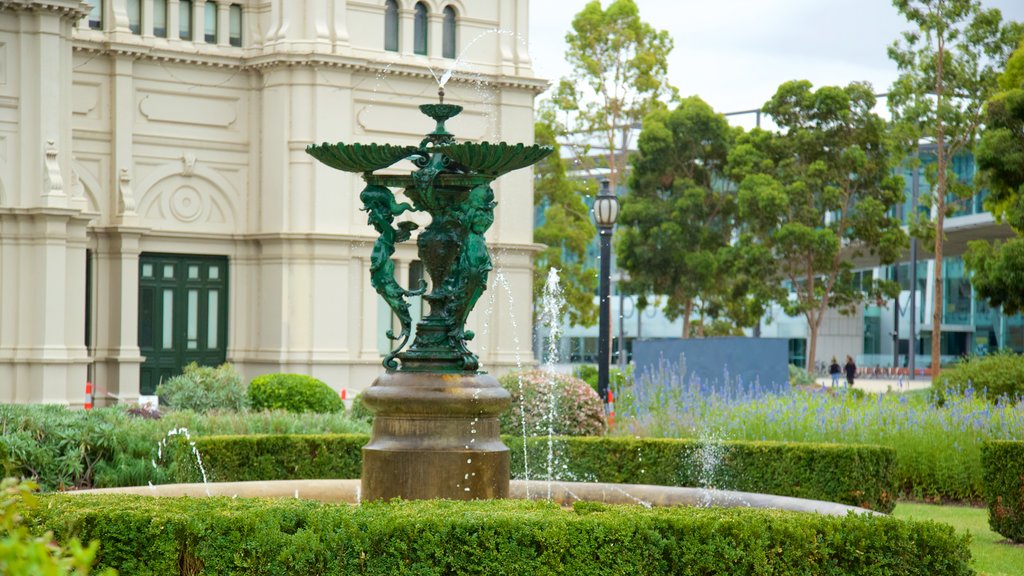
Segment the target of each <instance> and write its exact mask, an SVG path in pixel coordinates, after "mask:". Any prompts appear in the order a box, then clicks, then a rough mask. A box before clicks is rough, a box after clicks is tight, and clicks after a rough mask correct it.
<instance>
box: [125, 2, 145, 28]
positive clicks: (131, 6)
mask: <svg viewBox="0 0 1024 576" xmlns="http://www.w3.org/2000/svg"><path fill="white" fill-rule="evenodd" d="M128 29H129V30H131V31H132V34H141V33H142V0H128Z"/></svg>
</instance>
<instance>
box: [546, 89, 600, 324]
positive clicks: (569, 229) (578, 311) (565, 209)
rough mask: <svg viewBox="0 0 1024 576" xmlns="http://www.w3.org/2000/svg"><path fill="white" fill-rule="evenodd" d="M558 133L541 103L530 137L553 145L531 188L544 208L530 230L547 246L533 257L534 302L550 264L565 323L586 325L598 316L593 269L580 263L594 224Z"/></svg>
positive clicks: (582, 187)
mask: <svg viewBox="0 0 1024 576" xmlns="http://www.w3.org/2000/svg"><path fill="white" fill-rule="evenodd" d="M559 132H560V130H559V127H558V125H557V123H556V122H555V114H554V110H553V109H552V108H551V107H550V106H548V107H544V106H542V107H541V108H540V109H539V110H538V120H537V122H536V123H535V124H534V140H535V142H536V143H537V144H540V145H544V146H551V147H553V148H554V152H552V153H551V154H549V155H548V156H547V157H546V158H545V159H544V160H543V161H542V162H541V163H540V164H538V165H537V167H536V171H537V176H538V179H537V181H536V182H535V183H534V187H533V203H534V205H535V206H538V207H541V208H542V209H543V210H544V222H543V223H542V224H541V225H540V226H537V227H536V228H534V230H533V241H534V242H538V243H540V244H544V245H545V246H546V248H544V250H542V251H541V252H539V253H538V254H537V256H536V257H535V258H534V265H535V267H536V271H535V272H534V275H533V293H534V299H533V301H534V302H540V301H541V296H542V294H543V291H544V283H545V281H546V280H547V277H548V271H549V270H551V269H552V268H555V269H557V270H558V272H559V279H560V280H561V286H562V293H563V295H564V296H565V302H566V309H567V310H566V312H567V314H568V316H569V322H570V323H571V324H574V325H581V326H590V325H592V324H593V323H594V321H595V320H596V316H597V307H596V306H595V305H594V290H595V289H596V287H597V272H596V271H595V270H594V269H593V268H588V267H586V266H585V265H584V258H585V256H586V252H587V246H588V245H589V244H590V241H591V240H593V238H594V236H595V235H596V234H597V228H596V227H595V226H594V224H593V222H592V221H591V219H590V215H589V210H588V208H587V205H586V204H584V203H583V198H582V195H583V194H584V193H585V192H586V186H585V185H584V183H583V182H581V181H580V180H571V179H569V178H568V176H567V175H566V172H565V162H564V161H563V160H562V157H561V146H559V144H558V141H557V139H556V135H557V134H559Z"/></svg>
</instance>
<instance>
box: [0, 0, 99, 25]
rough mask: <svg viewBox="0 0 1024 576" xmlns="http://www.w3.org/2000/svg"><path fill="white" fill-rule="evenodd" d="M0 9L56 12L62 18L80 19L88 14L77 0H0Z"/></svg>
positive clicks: (86, 9) (85, 8)
mask: <svg viewBox="0 0 1024 576" xmlns="http://www.w3.org/2000/svg"><path fill="white" fill-rule="evenodd" d="M0 10H13V11H17V12H38V11H42V10H46V11H49V12H58V13H60V15H61V16H62V17H64V18H70V19H73V20H80V19H82V18H85V17H86V16H88V15H89V10H88V8H87V7H86V6H85V4H83V3H82V2H80V1H79V0H0Z"/></svg>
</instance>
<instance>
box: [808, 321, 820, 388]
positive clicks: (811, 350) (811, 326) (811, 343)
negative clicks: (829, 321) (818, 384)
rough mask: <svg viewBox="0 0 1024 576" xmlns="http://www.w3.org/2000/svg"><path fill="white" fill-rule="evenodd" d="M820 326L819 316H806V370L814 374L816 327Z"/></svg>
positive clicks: (816, 350)
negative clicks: (807, 334) (808, 332)
mask: <svg viewBox="0 0 1024 576" xmlns="http://www.w3.org/2000/svg"><path fill="white" fill-rule="evenodd" d="M820 327H821V316H818V317H817V318H812V317H811V316H808V317H807V329H808V330H810V332H811V333H810V334H809V336H808V338H807V371H808V372H809V373H810V374H811V376H814V375H815V374H814V357H815V355H816V354H817V353H818V329H819V328H820Z"/></svg>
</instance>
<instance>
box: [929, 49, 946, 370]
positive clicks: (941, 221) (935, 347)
mask: <svg viewBox="0 0 1024 576" xmlns="http://www.w3.org/2000/svg"><path fill="white" fill-rule="evenodd" d="M937 53H938V59H937V60H936V66H935V111H936V119H937V122H936V125H935V155H936V164H937V166H936V168H937V169H938V171H939V174H938V182H937V183H936V186H935V188H936V190H935V195H934V198H933V199H932V205H933V206H935V209H936V214H935V250H934V253H935V254H934V255H935V275H934V277H933V278H932V284H933V288H934V289H933V290H932V294H933V302H932V369H931V372H932V382H937V381H938V377H939V364H940V361H941V356H942V305H943V302H942V228H943V226H944V225H945V221H946V162H947V159H946V129H945V125H943V122H942V115H941V114H942V96H943V93H942V92H943V83H942V72H943V70H942V68H943V66H942V65H943V59H944V58H945V43H944V39H943V38H942V36H941V35H940V36H939V39H938V50H937Z"/></svg>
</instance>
